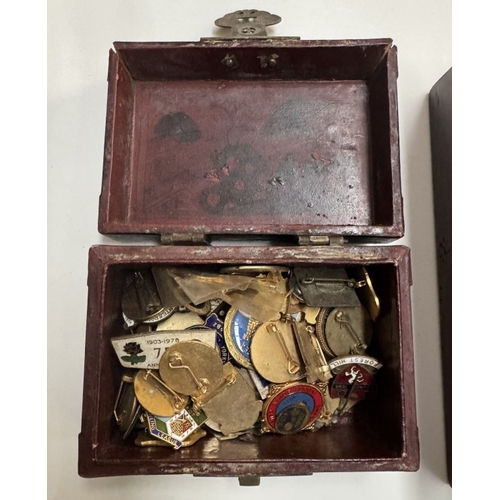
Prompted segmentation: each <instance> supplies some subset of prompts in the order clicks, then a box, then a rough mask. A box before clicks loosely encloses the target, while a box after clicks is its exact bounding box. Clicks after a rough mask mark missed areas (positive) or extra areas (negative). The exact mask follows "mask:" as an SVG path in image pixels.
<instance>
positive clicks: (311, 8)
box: [47, 0, 452, 500]
mask: <svg viewBox="0 0 500 500" xmlns="http://www.w3.org/2000/svg"><path fill="white" fill-rule="evenodd" d="M48 7H49V10H48V89H47V90H48V165H47V166H48V191H47V195H48V201H49V203H48V246H47V249H48V256H47V257H48V260H47V262H48V301H47V305H48V344H47V348H48V356H47V362H48V366H47V374H48V378H47V382H48V399H47V418H48V420H47V433H48V434H47V445H48V453H47V487H48V490H47V491H48V498H49V499H51V500H52V499H54V500H80V499H90V498H91V499H92V500H101V499H103V500H104V499H106V500H108V499H109V500H112V499H116V500H118V499H119V500H133V499H134V500H135V499H139V498H140V499H141V500H150V499H163V498H165V499H166V498H168V499H192V498H194V497H197V498H200V497H202V498H208V499H212V498H217V499H233V498H236V497H238V498H239V499H241V500H243V499H247V498H263V499H267V498H277V499H281V498H285V497H288V498H322V499H323V498H342V499H349V500H358V499H368V498H371V499H378V498H383V499H384V500H417V499H418V500H420V499H426V500H446V499H450V498H451V488H450V486H449V485H448V484H447V479H446V468H445V443H444V420H443V409H442V387H441V365H440V347H439V342H440V339H439V328H438V321H439V320H438V301H437V283H436V259H435V247H434V222H433V203H432V183H431V182H432V173H431V156H430V138H429V115H428V92H429V90H430V89H431V87H432V86H433V85H434V83H435V82H436V81H437V80H438V79H439V78H440V77H441V76H442V75H443V74H444V73H445V72H446V71H447V70H448V69H449V68H450V67H451V66H452V61H451V1H450V0H419V1H418V2H410V1H402V0H380V1H374V0H336V1H332V0H324V1H320V0H310V1H307V2H305V1H297V0H293V1H290V0H288V1H285V0H279V1H270V0H269V1H260V0H259V1H257V0H253V1H252V2H250V3H247V4H245V3H244V2H243V3H242V2H241V1H229V0H224V1H223V0H213V1H211V2H200V1H194V0H184V1H183V2H175V3H174V2H166V1H158V0H140V1H139V0H109V1H103V0H100V1H97V0H85V1H81V0H80V1H77V0H49V3H48ZM240 8H257V9H262V10H268V11H270V12H271V13H274V14H278V15H279V16H281V17H282V19H283V21H282V22H281V23H280V24H278V25H277V26H275V27H274V29H272V34H274V35H276V36H286V35H297V36H300V37H301V38H302V39H304V40H306V39H344V38H347V39H348V38H392V39H393V40H394V43H395V45H397V47H398V59H399V80H398V90H399V117H400V138H401V165H402V167H401V168H402V183H403V196H404V202H405V205H404V210H405V220H406V236H405V238H403V239H402V240H401V241H400V242H401V243H403V244H406V245H407V246H409V247H410V248H411V249H412V267H413V280H414V285H413V290H412V300H413V318H414V321H413V324H414V345H415V362H416V388H417V410H418V415H417V416H418V424H419V429H420V445H421V468H420V470H419V471H418V472H416V473H392V472H376V473H322V474H315V475H313V476H305V477H286V478H262V480H261V485H260V486H259V487H258V488H243V487H239V486H238V481H237V479H236V478H193V477H192V476H148V477H146V476H143V477H126V478H119V477H118V478H104V479H82V478H80V477H79V476H78V475H77V451H78V450H77V437H78V433H79V432H80V425H81V399H82V388H83V362H84V341H85V321H86V305H87V288H86V279H87V253H88V249H89V247H90V246H91V245H93V244H97V243H110V242H113V243H116V240H111V239H110V238H107V237H104V236H101V235H99V234H98V232H97V217H98V198H99V194H100V189H101V175H102V158H103V145H104V127H105V110H106V97H107V81H106V77H107V65H108V50H109V49H110V48H111V46H112V43H113V42H114V41H184V40H186V41H188V40H193V41H196V40H199V38H200V37H206V36H214V34H215V29H216V27H215V26H214V25H213V21H214V20H215V19H216V18H218V17H221V16H223V15H224V14H226V13H228V12H232V11H234V10H237V9H240ZM69 347H70V348H69Z"/></svg>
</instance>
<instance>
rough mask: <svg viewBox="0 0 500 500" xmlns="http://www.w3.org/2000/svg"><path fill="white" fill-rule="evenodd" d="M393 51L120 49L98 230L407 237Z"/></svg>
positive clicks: (233, 43)
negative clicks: (404, 221) (405, 231)
mask: <svg viewBox="0 0 500 500" xmlns="http://www.w3.org/2000/svg"><path fill="white" fill-rule="evenodd" d="M396 79H397V52H396V47H394V46H393V45H392V41H391V40H390V39H380V40H327V41H301V40H298V39H289V38H283V39H282V38H276V39H273V38H267V39H266V38H257V39H239V40H236V39H227V40H224V39H213V40H207V39H205V40H202V41H200V42H193V43H189V42H186V43H178V42H168V43H143V42H137V43H115V44H114V50H111V51H110V59H109V75H108V84H109V91H108V107H107V123H106V138H105V156H104V172H103V185H102V193H101V198H100V210H99V231H100V232H101V233H103V234H119V233H129V234H130V233H153V234H161V235H169V234H203V235H218V234H223V235H228V234H255V235H260V234H262V235H328V236H334V235H335V236H344V237H358V236H362V237H368V238H380V237H387V238H398V237H401V236H403V234H404V224H403V211H402V196H401V184H400V163H399V133H398V111H397V90H396Z"/></svg>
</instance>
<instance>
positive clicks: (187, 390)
mask: <svg viewBox="0 0 500 500" xmlns="http://www.w3.org/2000/svg"><path fill="white" fill-rule="evenodd" d="M159 370H160V376H161V378H162V380H165V381H168V385H169V386H170V387H172V389H173V390H174V391H176V392H178V393H180V394H185V395H188V396H192V397H193V398H197V397H201V396H203V397H208V395H209V394H210V393H211V392H212V391H213V390H215V388H216V387H217V385H218V384H219V382H220V381H221V379H222V377H223V364H222V360H221V358H220V355H219V353H218V352H217V350H216V349H214V348H213V347H210V346H209V345H207V344H204V343H202V342H197V341H195V340H194V341H186V342H178V343H177V344H175V345H173V346H172V347H169V348H168V349H167V350H166V351H165V354H164V355H163V356H162V358H161V360H160V366H159Z"/></svg>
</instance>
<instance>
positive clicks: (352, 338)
mask: <svg viewBox="0 0 500 500" xmlns="http://www.w3.org/2000/svg"><path fill="white" fill-rule="evenodd" d="M372 331H373V323H372V321H371V319H370V316H369V314H368V311H367V310H366V309H365V308H364V307H363V306H359V307H336V308H322V309H321V310H320V312H319V314H318V317H317V321H316V335H317V337H318V340H319V342H320V344H321V347H322V349H323V351H324V352H325V353H326V354H328V355H329V356H332V357H337V356H347V355H348V354H352V353H356V354H360V353H362V352H364V351H365V350H366V347H367V346H368V345H369V344H370V342H371V339H372Z"/></svg>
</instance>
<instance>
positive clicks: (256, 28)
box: [215, 9, 281, 38]
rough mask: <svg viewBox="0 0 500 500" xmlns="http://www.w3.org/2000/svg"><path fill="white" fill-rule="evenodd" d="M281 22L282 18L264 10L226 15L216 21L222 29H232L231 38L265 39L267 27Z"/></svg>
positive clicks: (241, 11)
mask: <svg viewBox="0 0 500 500" xmlns="http://www.w3.org/2000/svg"><path fill="white" fill-rule="evenodd" d="M279 22H281V17H280V16H276V15H275V14H270V13H269V12H266V11H264V10H255V9H246V10H237V11H236V12H233V13H231V14H226V15H225V16H224V17H221V18H219V19H217V20H216V21H215V25H216V26H219V27H220V28H231V38H265V37H267V31H266V26H272V25H273V24H278V23H279Z"/></svg>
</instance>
